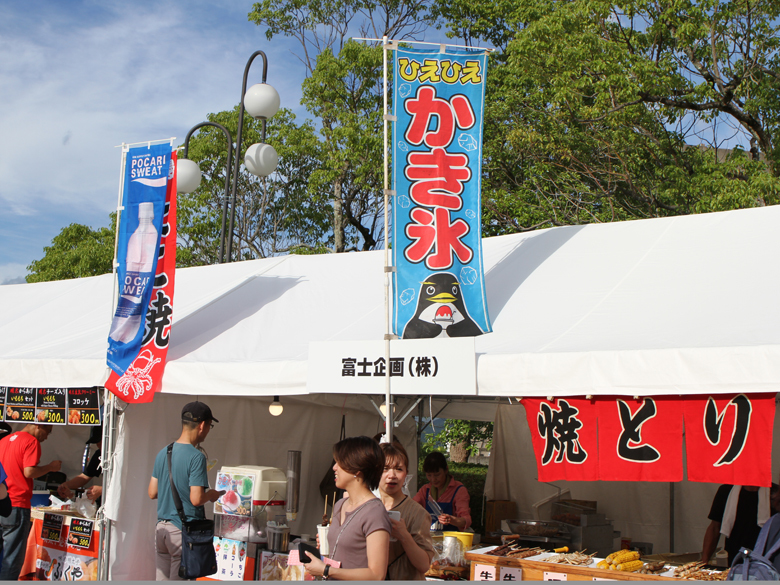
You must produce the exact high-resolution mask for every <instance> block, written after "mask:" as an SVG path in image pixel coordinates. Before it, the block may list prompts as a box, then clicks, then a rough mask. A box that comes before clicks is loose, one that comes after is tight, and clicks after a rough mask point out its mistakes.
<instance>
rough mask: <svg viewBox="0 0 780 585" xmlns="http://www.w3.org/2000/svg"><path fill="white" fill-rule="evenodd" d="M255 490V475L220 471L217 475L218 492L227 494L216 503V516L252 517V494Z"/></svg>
mask: <svg viewBox="0 0 780 585" xmlns="http://www.w3.org/2000/svg"><path fill="white" fill-rule="evenodd" d="M254 488H255V476H254V474H244V473H242V474H240V475H239V474H237V473H230V472H226V471H220V472H219V473H218V474H217V488H216V489H218V490H220V491H221V490H225V493H224V494H223V495H222V496H221V497H220V498H219V499H218V500H217V501H216V502H214V513H215V514H229V515H232V516H251V515H252V494H253V493H254Z"/></svg>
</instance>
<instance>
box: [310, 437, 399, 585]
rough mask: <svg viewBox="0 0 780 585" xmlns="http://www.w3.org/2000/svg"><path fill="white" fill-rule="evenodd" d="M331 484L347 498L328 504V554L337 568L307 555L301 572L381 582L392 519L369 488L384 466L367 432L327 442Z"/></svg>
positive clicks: (384, 572) (374, 486)
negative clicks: (330, 446) (332, 461)
mask: <svg viewBox="0 0 780 585" xmlns="http://www.w3.org/2000/svg"><path fill="white" fill-rule="evenodd" d="M333 458H334V459H335V460H336V463H335V465H333V472H334V473H335V474H336V487H337V488H339V489H343V490H346V492H347V497H346V498H342V499H340V500H339V501H338V502H336V505H335V506H334V507H333V522H332V523H331V525H330V528H329V529H328V546H329V548H330V558H331V559H333V560H334V561H338V562H340V563H341V566H340V567H339V568H335V567H331V566H330V565H326V564H325V563H323V562H322V561H321V560H320V559H318V558H314V557H312V556H311V555H310V554H309V553H308V552H305V553H304V554H305V555H306V556H308V557H309V558H310V559H311V562H309V563H307V564H306V565H305V566H306V572H307V573H308V574H310V575H314V576H315V577H322V578H323V579H326V580H327V579H337V580H340V581H383V580H384V578H385V574H386V573H387V557H388V549H389V545H390V532H391V531H392V524H391V523H390V517H389V516H388V515H387V510H385V507H384V506H383V505H382V502H381V501H380V500H379V498H377V497H376V496H375V495H374V494H372V493H371V490H374V489H376V487H377V485H379V480H380V479H381V477H382V472H383V470H384V466H385V455H384V453H383V452H382V449H380V448H379V444H378V443H377V442H376V441H374V440H373V439H371V438H369V437H347V438H346V439H344V440H342V441H339V442H338V443H336V444H335V445H334V446H333Z"/></svg>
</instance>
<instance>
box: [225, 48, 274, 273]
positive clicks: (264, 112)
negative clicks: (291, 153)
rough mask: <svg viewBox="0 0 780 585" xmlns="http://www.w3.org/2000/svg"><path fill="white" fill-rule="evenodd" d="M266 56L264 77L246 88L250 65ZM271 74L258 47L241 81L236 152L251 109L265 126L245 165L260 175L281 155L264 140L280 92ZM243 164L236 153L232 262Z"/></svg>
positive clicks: (268, 171) (229, 255)
mask: <svg viewBox="0 0 780 585" xmlns="http://www.w3.org/2000/svg"><path fill="white" fill-rule="evenodd" d="M258 55H259V56H261V57H262V58H263V81H262V83H258V84H255V85H253V86H252V87H250V88H249V91H247V88H246V82H247V78H248V77H249V68H250V67H251V65H252V61H254V60H255V58H256V57H257V56H258ZM267 74H268V59H267V58H266V56H265V53H263V51H255V52H254V53H252V56H251V57H249V61H247V63H246V67H245V68H244V81H243V84H242V85H241V105H240V107H239V109H238V136H237V137H236V152H237V153H240V152H241V137H242V133H243V130H244V111H246V112H248V113H249V115H250V116H252V117H253V118H254V119H255V120H262V123H263V129H262V133H261V138H260V144H253V145H252V146H250V147H249V148H248V149H247V151H246V155H245V157H244V166H246V168H247V170H248V171H249V172H250V173H252V174H253V175H257V176H258V177H267V176H268V175H270V174H271V173H272V172H274V170H275V169H276V165H277V163H278V162H279V156H278V155H277V154H276V150H275V149H274V147H273V146H271V145H270V144H265V126H266V122H267V121H268V119H269V118H271V117H272V116H273V115H274V114H275V113H276V112H277V111H278V110H279V94H278V93H277V91H276V90H275V89H274V88H273V87H271V86H270V85H268V84H267V83H266V82H265V80H266V76H267ZM240 166H241V160H240V157H239V156H236V157H235V161H234V167H233V190H232V192H231V195H230V230H229V232H228V240H227V242H228V244H227V261H228V262H230V261H231V260H232V257H233V224H234V223H235V218H236V193H237V191H238V171H239V168H240Z"/></svg>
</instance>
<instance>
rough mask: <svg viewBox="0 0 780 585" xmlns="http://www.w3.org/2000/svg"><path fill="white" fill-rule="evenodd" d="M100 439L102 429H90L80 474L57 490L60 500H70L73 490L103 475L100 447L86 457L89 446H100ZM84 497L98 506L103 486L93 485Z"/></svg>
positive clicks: (100, 427)
mask: <svg viewBox="0 0 780 585" xmlns="http://www.w3.org/2000/svg"><path fill="white" fill-rule="evenodd" d="M102 439H103V427H102V426H95V427H92V430H91V431H90V433H89V439H87V444H86V446H85V449H84V459H83V461H82V464H81V473H79V474H78V475H77V476H76V477H73V478H71V479H69V480H68V481H66V482H65V483H63V484H61V485H60V486H59V487H58V488H57V495H59V496H60V497H61V498H65V499H66V500H67V499H72V498H73V490H76V489H79V488H82V487H84V486H85V485H87V484H88V483H89V482H90V480H91V479H93V478H96V477H100V476H101V475H102V474H103V468H102V467H101V465H100V447H98V449H97V451H95V453H94V454H93V455H92V457H90V458H89V459H87V456H88V455H89V446H90V445H100V443H101V441H102ZM86 495H87V498H88V499H90V500H92V501H93V502H95V503H96V504H97V505H98V506H100V498H101V496H102V495H103V486H99V485H93V486H91V487H89V489H87V492H86Z"/></svg>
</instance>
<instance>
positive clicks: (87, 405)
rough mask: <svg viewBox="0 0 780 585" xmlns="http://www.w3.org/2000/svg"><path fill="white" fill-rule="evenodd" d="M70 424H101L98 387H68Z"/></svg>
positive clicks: (92, 425)
mask: <svg viewBox="0 0 780 585" xmlns="http://www.w3.org/2000/svg"><path fill="white" fill-rule="evenodd" d="M68 424H69V425H86V426H91V427H97V426H100V403H99V402H98V389H97V388H68Z"/></svg>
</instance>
